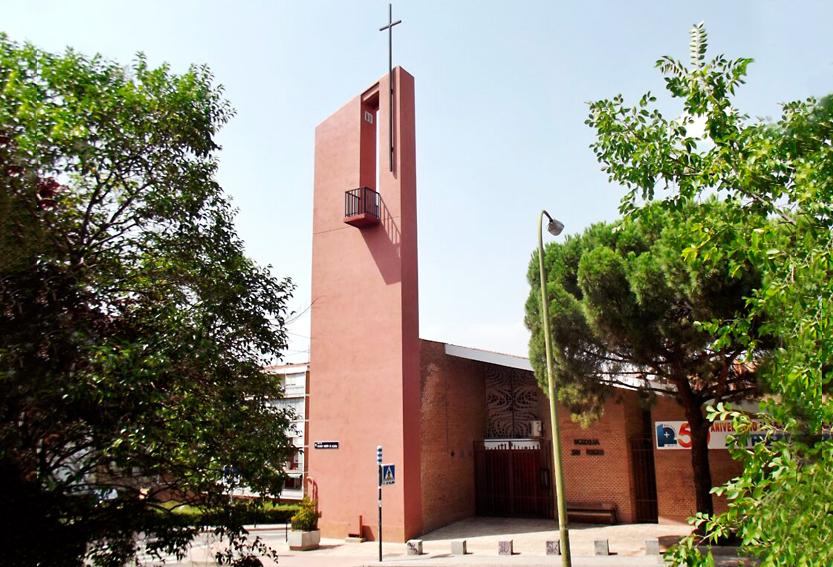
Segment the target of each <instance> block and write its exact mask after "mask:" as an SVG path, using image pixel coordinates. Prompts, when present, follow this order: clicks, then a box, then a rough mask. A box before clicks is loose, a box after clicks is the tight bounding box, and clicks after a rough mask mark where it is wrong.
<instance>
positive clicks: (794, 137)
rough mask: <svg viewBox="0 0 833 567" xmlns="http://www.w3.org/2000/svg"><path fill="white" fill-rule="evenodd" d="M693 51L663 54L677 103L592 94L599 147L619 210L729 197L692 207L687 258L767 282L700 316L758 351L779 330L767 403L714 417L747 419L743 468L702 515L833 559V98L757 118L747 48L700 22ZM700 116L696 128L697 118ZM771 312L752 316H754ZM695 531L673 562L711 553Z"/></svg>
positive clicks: (740, 454) (785, 559)
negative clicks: (725, 45) (716, 38)
mask: <svg viewBox="0 0 833 567" xmlns="http://www.w3.org/2000/svg"><path fill="white" fill-rule="evenodd" d="M691 37H692V42H691V46H692V52H691V63H690V65H689V66H688V67H687V66H685V65H684V64H682V63H681V62H679V61H677V60H675V59H673V58H671V57H663V58H662V59H660V60H659V61H658V62H657V67H659V69H660V71H661V72H662V73H663V74H665V75H666V79H665V80H666V87H667V89H668V91H669V93H670V95H671V97H672V98H673V99H676V100H678V101H679V102H680V103H681V109H680V111H681V117H680V118H676V119H671V120H669V119H666V118H664V117H663V116H662V115H661V114H660V113H659V112H658V111H657V110H655V109H653V104H652V103H653V102H654V97H652V96H651V95H650V94H648V95H645V97H643V98H642V99H641V100H640V101H639V103H638V104H637V105H636V106H633V107H628V106H626V105H625V104H624V102H623V100H622V97H621V96H620V97H616V98H614V99H613V100H603V101H599V102H596V103H593V104H591V115H590V119H589V121H588V123H589V124H590V125H591V126H592V127H594V128H595V129H596V131H597V134H598V138H597V142H596V143H595V144H594V149H595V151H596V154H597V156H598V158H599V161H600V162H601V163H602V164H603V168H604V170H605V171H606V172H607V173H608V174H609V175H610V178H611V180H612V181H616V182H618V183H621V184H623V185H624V186H625V187H627V189H628V193H627V195H626V196H625V198H624V199H623V202H622V211H623V212H626V213H630V214H633V215H637V216H639V215H642V214H644V213H645V211H646V210H647V211H650V210H652V209H653V208H652V207H648V208H644V207H643V204H644V203H645V202H647V201H650V200H659V201H661V205H662V206H663V207H664V208H666V209H668V210H675V209H678V208H679V207H681V206H683V205H684V204H685V203H688V202H690V201H692V200H697V199H702V198H703V197H704V196H706V195H712V196H716V198H718V199H719V200H720V201H721V202H722V203H723V204H724V207H723V208H721V209H720V210H719V214H712V215H708V216H702V217H698V218H694V219H692V222H691V223H690V225H689V227H690V238H691V241H692V245H691V246H690V247H688V248H687V249H686V250H685V252H684V253H685V255H686V257H687V258H688V260H689V261H690V262H702V263H705V264H706V265H709V266H715V267H717V266H721V265H722V266H724V269H725V273H724V277H725V278H726V279H727V280H728V279H731V278H738V277H743V274H744V271H745V270H746V268H745V266H747V265H748V264H752V265H753V266H754V267H755V268H756V269H757V270H759V271H760V272H761V278H762V281H761V285H760V286H759V287H758V288H757V289H755V290H753V291H752V292H751V293H749V295H748V300H747V305H748V308H749V309H748V312H747V315H746V317H745V318H739V319H738V320H735V321H729V322H727V323H720V322H714V321H708V320H704V325H703V328H704V329H706V330H708V331H709V332H710V333H712V340H713V341H714V345H715V348H720V347H721V346H722V345H724V344H727V343H728V342H729V341H733V340H743V341H746V342H748V344H749V350H748V351H747V357H752V356H754V355H755V353H756V352H757V350H758V348H760V345H761V342H762V341H770V342H774V344H775V345H776V346H777V348H776V349H775V351H774V355H773V360H772V363H771V364H770V365H769V366H768V367H767V368H765V369H763V371H762V375H763V379H764V380H765V381H766V383H767V386H768V387H769V388H770V389H771V390H772V392H773V394H774V395H773V396H772V397H770V398H767V399H766V400H765V403H764V404H763V407H762V412H761V413H760V414H758V415H755V416H750V415H747V414H744V413H742V412H738V411H735V410H732V409H731V408H728V407H726V406H722V405H721V406H718V407H716V408H714V409H713V410H712V414H711V415H712V417H715V416H717V417H720V418H729V417H731V418H733V419H734V421H735V427H736V429H737V430H738V431H739V432H740V434H739V435H738V438H739V441H740V443H739V444H738V447H737V448H736V450H735V451H734V455H735V457H736V458H739V459H742V460H743V463H744V471H743V474H742V475H741V476H740V477H738V478H736V479H733V480H732V481H730V482H729V483H728V484H727V485H726V486H724V487H721V488H719V489H717V492H718V493H721V494H726V495H727V496H728V498H729V510H728V512H727V513H725V514H722V515H720V516H718V517H717V518H707V517H706V516H699V517H697V518H696V519H694V522H695V523H696V524H697V525H699V526H700V528H701V530H705V531H706V532H707V533H708V534H709V536H710V537H711V538H712V539H716V538H719V537H721V536H723V535H725V534H726V533H728V532H730V531H733V532H734V531H736V532H737V536H738V537H739V538H740V539H741V541H742V544H743V550H744V551H745V552H746V553H751V554H754V555H757V556H758V557H760V558H761V559H762V565H766V566H774V565H784V566H786V565H791V566H794V565H801V566H805V565H830V564H831V563H833V513H831V502H833V443H831V441H830V429H829V427H830V425H831V424H833V400H831V397H830V390H831V386H830V383H831V379H833V372H831V370H833V333H831V329H833V320H831V314H832V313H833V273H831V272H833V258H831V247H832V246H833V243H831V227H833V144H832V143H831V140H833V98H831V97H830V96H827V97H824V98H822V99H815V98H808V99H807V100H805V101H797V102H790V103H786V104H783V105H782V114H781V117H780V119H779V120H778V121H776V122H768V121H762V120H757V121H753V120H751V119H750V118H749V117H748V116H747V115H745V114H743V113H741V112H740V111H739V110H738V109H737V107H736V105H735V104H734V102H733V96H734V94H735V90H736V88H738V87H739V86H740V85H741V84H743V82H744V77H745V75H746V71H747V67H748V65H749V63H750V62H751V59H737V60H734V61H732V60H727V59H726V58H724V57H723V56H717V57H715V58H714V59H711V60H707V59H706V43H707V36H706V32H705V29H704V28H703V26H702V24H701V25H698V26H696V27H695V28H694V29H693V30H692V31H691ZM695 121H701V122H704V123H705V131H704V132H703V133H702V134H700V133H697V132H694V131H693V130H692V129H691V126H692V124H693V123H694V122H695ZM756 319H765V320H766V321H767V323H766V324H764V325H762V326H760V327H755V326H754V325H751V324H750V322H751V321H754V320H756ZM751 417H756V418H758V419H762V420H764V421H765V423H766V426H765V429H764V431H766V432H767V438H766V442H762V443H757V444H755V445H754V446H753V447H752V448H746V444H745V441H746V439H747V438H748V436H749V433H750V427H751V424H750V419H751ZM693 543H694V540H693V539H689V540H687V541H686V542H684V545H682V546H681V547H679V548H678V549H677V550H676V551H675V553H674V559H675V562H676V563H677V564H682V565H695V564H711V561H712V559H711V557H706V558H702V557H701V556H700V554H699V553H698V552H697V551H696V550H695V549H694V548H693Z"/></svg>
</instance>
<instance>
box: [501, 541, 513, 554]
mask: <svg viewBox="0 0 833 567" xmlns="http://www.w3.org/2000/svg"><path fill="white" fill-rule="evenodd" d="M513 553H514V546H513V542H512V540H511V539H510V540H509V541H499V542H498V543H497V554H498V555H512V554H513Z"/></svg>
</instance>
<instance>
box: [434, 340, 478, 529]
mask: <svg viewBox="0 0 833 567" xmlns="http://www.w3.org/2000/svg"><path fill="white" fill-rule="evenodd" d="M420 367H421V372H420V374H421V381H422V383H421V398H422V419H421V426H420V428H421V437H422V461H421V462H422V523H423V530H424V532H429V531H431V530H435V529H437V528H440V527H442V526H445V525H448V524H450V523H453V522H456V521H458V520H461V519H463V518H468V517H470V516H473V515H474V514H475V494H474V453H473V442H474V441H476V440H482V439H483V438H484V437H485V436H486V391H485V381H484V365H483V363H480V362H476V361H472V360H465V359H462V358H457V357H453V356H446V354H445V345H444V344H443V343H437V342H433V341H426V340H421V341H420Z"/></svg>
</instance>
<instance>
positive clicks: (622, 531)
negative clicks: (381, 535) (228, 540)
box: [166, 518, 736, 567]
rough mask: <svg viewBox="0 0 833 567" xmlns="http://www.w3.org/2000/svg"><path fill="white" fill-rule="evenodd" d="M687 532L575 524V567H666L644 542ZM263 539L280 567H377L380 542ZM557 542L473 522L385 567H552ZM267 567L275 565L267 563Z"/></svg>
mask: <svg viewBox="0 0 833 567" xmlns="http://www.w3.org/2000/svg"><path fill="white" fill-rule="evenodd" d="M688 530H689V528H688V526H669V525H657V524H626V525H618V526H597V525H590V524H574V525H571V526H570V543H571V546H572V556H573V565H574V566H575V567H626V566H628V567H648V566H651V567H653V566H656V565H662V560H661V558H659V557H656V556H653V557H652V556H646V555H645V539H647V538H659V540H660V547H661V548H662V549H664V548H666V547H667V546H669V545H672V544H673V543H675V542H676V541H678V540H679V538H680V537H682V536H683V535H685V534H687V533H688ZM252 533H253V534H256V535H258V536H260V537H261V539H263V540H264V541H265V542H266V543H267V544H269V545H270V546H271V547H272V548H273V549H275V550H276V551H277V552H278V554H279V562H278V564H279V565H280V566H285V567H334V566H343V567H360V566H365V565H375V566H378V565H379V562H378V553H379V547H378V545H379V544H378V543H377V542H365V543H345V542H344V541H343V540H330V539H323V540H321V548H320V549H317V550H314V551H304V552H295V551H290V550H289V546H288V545H287V544H286V543H285V538H286V534H285V532H284V528H283V526H265V527H260V528H257V529H255V530H253V532H252ZM453 539H465V540H466V541H467V547H468V552H469V553H468V554H467V555H466V556H452V555H451V554H450V551H451V540H453ZM506 539H511V540H512V541H513V542H514V550H515V555H513V556H511V557H510V556H500V555H498V543H497V542H498V541H500V540H506ZM552 539H558V525H557V524H556V523H555V522H554V521H551V520H519V519H503V518H470V519H467V520H463V521H461V522H457V523H456V524H452V525H450V526H446V527H444V528H441V529H439V530H436V531H433V532H431V533H428V534H425V535H424V536H423V537H422V540H423V552H424V555H422V556H408V555H407V554H406V549H405V544H402V543H384V544H383V563H382V565H384V564H392V565H397V566H402V567H458V566H473V565H478V566H484V565H493V566H496V567H497V566H500V567H503V566H508V565H512V566H522V565H530V566H545V565H546V566H553V565H560V564H561V559H560V558H559V557H555V556H547V555H546V541H547V540H552ZM596 539H607V540H608V542H609V546H610V552H611V554H612V555H611V556H609V557H597V556H594V555H593V542H594V540H596ZM218 548H219V544H217V543H212V542H211V541H209V540H208V539H207V538H204V539H202V540H200V541H198V542H196V543H195V545H194V547H193V548H192V550H191V553H190V555H189V557H188V558H187V559H186V560H185V561H183V562H179V563H177V562H168V563H166V565H177V566H182V567H186V566H187V567H203V566H212V565H215V563H214V561H213V559H212V556H213V552H214V551H215V550H216V549H218ZM264 564H265V565H274V563H273V562H271V561H264ZM720 564H721V565H726V566H728V565H734V564H736V562H735V561H731V562H730V561H728V560H723V561H722V562H720Z"/></svg>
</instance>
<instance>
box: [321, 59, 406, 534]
mask: <svg viewBox="0 0 833 567" xmlns="http://www.w3.org/2000/svg"><path fill="white" fill-rule="evenodd" d="M390 79H391V76H390V75H385V76H384V77H383V78H382V79H380V80H379V81H378V82H377V83H376V84H374V85H373V86H371V87H370V88H369V89H367V90H366V91H365V92H364V93H362V94H361V95H359V96H357V97H356V98H354V99H353V100H351V101H350V102H348V103H347V104H346V105H344V106H343V107H342V108H341V109H340V110H338V111H337V112H336V113H335V114H333V115H332V116H330V117H329V118H328V119H326V120H325V121H324V122H322V123H321V124H320V125H319V126H318V128H317V129H316V132H315V195H314V211H313V241H312V242H313V244H312V337H311V342H310V400H309V416H310V427H309V435H310V449H309V452H308V454H307V459H308V462H309V475H310V477H312V479H314V481H315V482H316V484H317V489H318V497H319V509H320V511H321V512H322V517H321V520H320V522H319V525H320V527H321V529H322V533H323V535H324V537H336V538H343V537H346V536H347V535H348V532H349V531H353V530H354V529H355V526H356V524H357V522H358V518H359V516H361V517H362V518H363V522H362V523H363V528H362V535H363V536H364V537H366V538H368V539H375V538H376V537H377V536H378V534H377V527H376V524H377V520H376V518H377V469H376V446H377V445H382V447H383V449H384V461H385V462H386V463H393V464H395V465H396V483H395V484H394V485H393V486H386V487H384V489H383V504H384V525H383V534H384V539H385V540H387V541H406V540H407V539H409V538H412V537H415V536H417V535H419V534H420V533H421V532H422V503H421V480H420V422H419V420H420V407H419V404H420V391H419V389H420V375H419V372H420V368H419V297H418V282H417V206H416V152H415V145H416V139H415V118H414V116H415V115H414V79H413V77H412V76H411V75H409V74H408V73H407V72H406V71H404V70H403V69H402V68H400V67H397V68H395V69H394V70H393V73H392V79H393V87H394V88H393V97H392V103H393V108H392V109H391V108H389V104H390V102H389V101H390V100H391V99H390V98H389V97H388V96H387V94H388V89H389V88H390ZM380 93H382V96H380ZM391 110H392V112H391ZM389 117H392V119H393V123H392V124H390V123H389V120H390V118H389ZM390 133H392V135H393V149H394V151H393V164H392V165H393V167H392V168H391V167H389V164H388V159H382V160H378V161H379V162H380V163H377V155H379V154H380V153H381V155H382V156H385V157H387V153H388V148H389V147H390V142H391V140H390ZM377 147H381V148H382V149H383V150H384V151H382V152H378V151H377ZM391 169H392V171H391ZM377 180H378V182H377ZM377 184H378V186H377ZM315 442H319V447H321V448H319V449H316V448H314V447H315ZM326 442H329V443H326ZM336 446H337V448H334V447H336ZM324 447H329V448H326V449H325V448H324Z"/></svg>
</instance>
